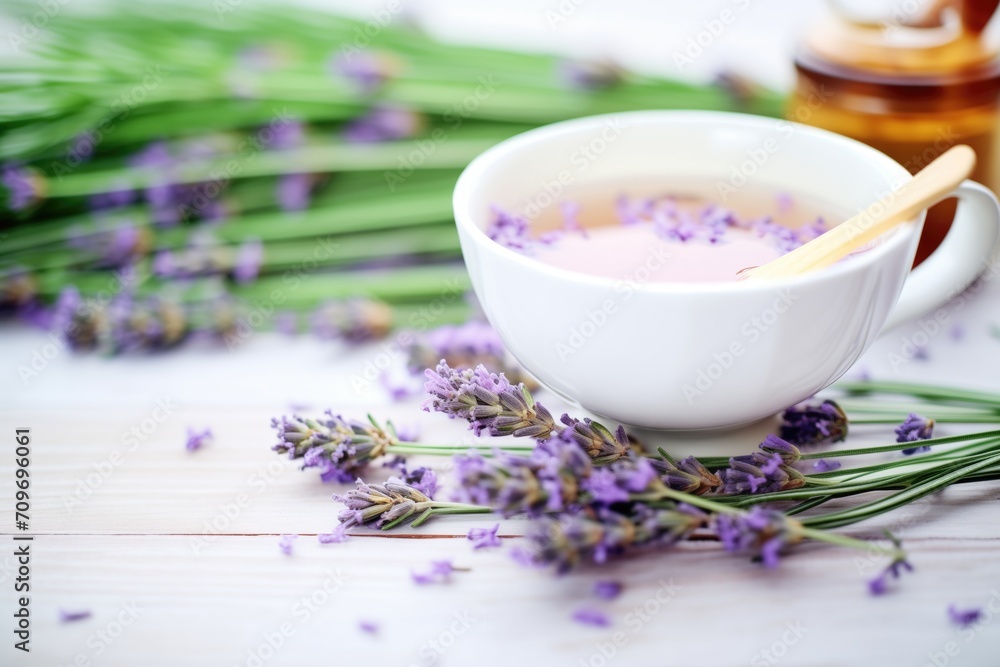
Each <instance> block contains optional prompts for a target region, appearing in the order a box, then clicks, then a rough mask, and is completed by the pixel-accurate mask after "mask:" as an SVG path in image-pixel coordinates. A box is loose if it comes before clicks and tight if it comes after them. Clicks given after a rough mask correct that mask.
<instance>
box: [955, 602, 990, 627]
mask: <svg viewBox="0 0 1000 667" xmlns="http://www.w3.org/2000/svg"><path fill="white" fill-rule="evenodd" d="M982 616H983V610H982V609H964V610H962V609H958V608H957V607H956V606H955V605H953V604H950V605H948V618H949V619H951V622H952V623H954V624H955V625H957V626H959V627H960V628H967V627H969V626H970V625H974V624H975V623H977V622H978V621H979V619H980V618H982Z"/></svg>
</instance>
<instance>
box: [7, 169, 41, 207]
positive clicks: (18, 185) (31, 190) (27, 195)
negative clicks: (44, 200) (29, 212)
mask: <svg viewBox="0 0 1000 667" xmlns="http://www.w3.org/2000/svg"><path fill="white" fill-rule="evenodd" d="M0 182H2V183H3V186H4V187H5V188H7V208H9V209H10V210H12V211H23V210H24V209H26V208H28V207H29V206H31V205H32V204H34V203H35V202H36V201H38V200H39V199H40V198H41V195H42V189H41V183H40V181H39V180H38V178H37V177H36V176H35V175H34V173H33V172H31V171H30V170H28V169H27V168H25V167H22V166H20V165H17V164H13V163H10V162H8V163H7V164H5V165H4V166H3V170H2V175H0Z"/></svg>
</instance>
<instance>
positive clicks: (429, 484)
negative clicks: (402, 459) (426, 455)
mask: <svg viewBox="0 0 1000 667" xmlns="http://www.w3.org/2000/svg"><path fill="white" fill-rule="evenodd" d="M400 477H401V478H402V479H403V481H404V482H406V483H407V484H409V485H410V486H412V487H413V488H415V489H416V490H418V491H420V492H421V493H422V494H424V495H425V496H427V497H428V498H431V499H433V498H434V496H435V495H436V494H437V492H438V480H437V474H436V473H435V472H434V471H433V470H431V469H430V468H423V467H421V468H417V469H415V470H409V471H408V470H407V469H406V468H403V469H402V470H401V472H400Z"/></svg>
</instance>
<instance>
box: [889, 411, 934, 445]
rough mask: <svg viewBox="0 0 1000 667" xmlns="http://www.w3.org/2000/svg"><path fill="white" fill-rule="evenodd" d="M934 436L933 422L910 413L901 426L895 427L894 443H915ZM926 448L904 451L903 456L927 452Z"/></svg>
mask: <svg viewBox="0 0 1000 667" xmlns="http://www.w3.org/2000/svg"><path fill="white" fill-rule="evenodd" d="M933 435H934V420H933V419H925V418H924V417H921V416H920V415H918V414H915V413H913V412H911V413H910V414H909V415H908V416H907V417H906V419H905V420H904V421H903V423H902V424H900V425H899V426H897V427H896V442H917V441H919V440H929V439H930V438H931V437H933ZM930 450H931V448H930V447H928V446H924V445H922V446H920V447H912V448H910V449H904V450H903V452H902V453H903V454H904V455H906V456H910V455H912V454H917V453H919V452H929V451H930Z"/></svg>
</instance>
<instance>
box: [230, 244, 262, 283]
mask: <svg viewBox="0 0 1000 667" xmlns="http://www.w3.org/2000/svg"><path fill="white" fill-rule="evenodd" d="M263 260H264V244H263V243H261V242H260V240H259V239H247V240H246V241H244V242H243V244H242V245H241V246H240V247H239V250H237V251H236V260H235V261H234V262H233V279H234V280H236V282H238V283H249V282H253V281H254V280H256V279H257V275H258V274H259V273H260V264H261V262H262V261H263Z"/></svg>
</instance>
